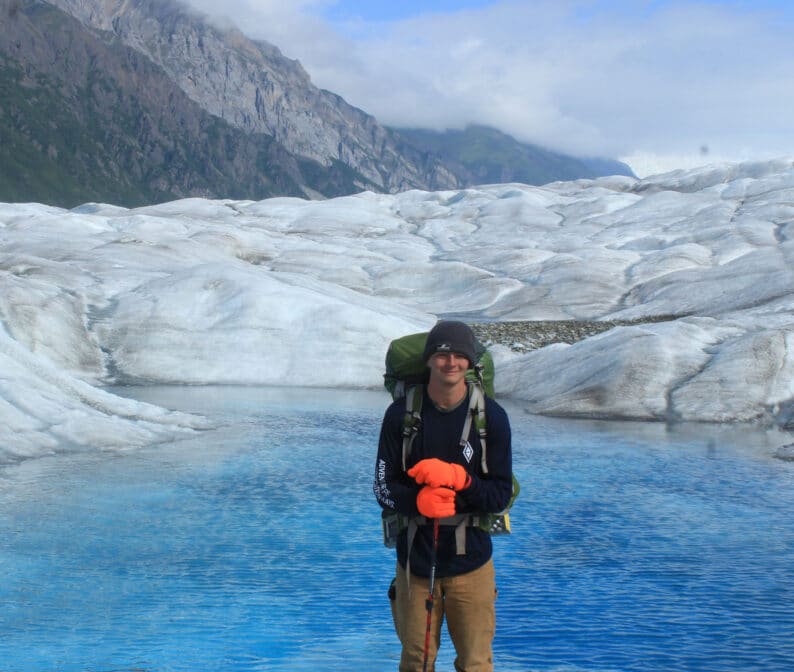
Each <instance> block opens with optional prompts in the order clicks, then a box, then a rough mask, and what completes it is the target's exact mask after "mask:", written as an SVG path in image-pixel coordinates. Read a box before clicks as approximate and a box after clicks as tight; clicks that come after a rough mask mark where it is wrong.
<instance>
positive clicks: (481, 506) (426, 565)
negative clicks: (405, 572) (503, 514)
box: [373, 389, 513, 577]
mask: <svg viewBox="0 0 794 672" xmlns="http://www.w3.org/2000/svg"><path fill="white" fill-rule="evenodd" d="M468 412H469V410H468V399H467V400H466V401H464V402H463V403H462V404H460V405H459V406H457V407H456V408H455V409H453V410H451V411H448V412H447V411H442V410H440V409H438V408H436V406H435V404H433V402H432V400H431V399H430V398H429V397H428V396H427V390H426V389H425V390H424V400H423V402H422V422H421V425H420V428H419V432H418V434H417V436H416V438H415V440H414V442H413V446H412V448H411V453H410V455H409V456H408V459H407V461H406V468H407V469H410V468H411V467H412V466H413V465H414V464H416V463H417V462H419V461H420V460H423V459H425V458H428V457H436V458H438V459H441V460H444V461H446V462H455V463H457V464H460V465H462V466H463V467H464V468H465V469H466V470H467V471H468V473H469V474H471V477H472V482H471V485H470V486H469V487H468V488H467V489H466V490H463V491H461V492H459V493H458V495H457V497H456V501H455V505H456V511H457V513H478V512H488V513H498V512H500V511H502V510H504V508H505V507H506V506H507V504H508V502H509V500H510V495H511V493H512V469H513V464H512V452H511V444H510V422H509V420H508V418H507V413H505V411H504V409H503V408H502V407H501V406H500V405H499V404H498V403H497V402H496V401H494V400H493V399H490V398H488V397H486V400H485V417H486V423H487V425H486V426H487V438H486V442H487V463H488V473H487V474H483V473H482V468H481V455H482V449H481V446H480V439H479V437H478V436H477V431H476V429H475V427H474V423H472V428H471V432H470V433H469V444H470V445H471V447H472V449H473V451H474V452H473V454H472V455H471V459H467V457H466V453H467V451H465V450H464V449H463V447H462V446H461V445H460V439H461V432H462V431H463V424H464V422H465V419H466V414H467V413H468ZM404 416H405V399H398V400H397V401H395V402H394V403H392V404H391V405H390V406H389V408H388V409H386V413H385V415H384V418H383V424H382V426H381V433H380V442H379V445H378V457H377V460H376V465H375V482H374V486H373V490H374V492H375V497H376V499H377V500H378V503H379V504H380V505H381V506H382V507H383V508H384V509H394V510H395V511H398V512H399V513H401V514H403V515H405V516H417V515H419V511H418V510H417V508H416V495H417V493H418V492H419V490H420V489H421V486H419V485H417V484H416V482H415V481H414V480H413V479H412V478H411V477H410V476H408V475H407V474H406V473H405V472H404V471H403V468H402V444H403V437H402V432H403V418H404ZM406 537H407V535H406V531H405V530H403V531H402V533H401V534H400V536H399V538H398V540H397V560H398V561H399V563H400V564H401V565H402V566H403V567H405V564H406V559H407V540H406ZM432 546H433V528H432V525H429V524H428V525H423V526H420V527H419V529H418V531H417V534H416V538H415V539H414V543H413V547H412V549H411V572H412V573H413V574H416V575H418V576H429V575H430V564H431V554H432ZM492 550H493V548H492V546H491V538H490V535H489V534H488V533H487V532H483V531H482V530H480V529H478V528H473V527H469V528H468V529H467V530H466V554H465V555H457V554H456V545H455V528H454V527H448V526H442V527H441V530H440V533H439V547H438V556H437V561H436V562H437V568H436V575H437V576H439V577H441V576H455V575H457V574H463V573H465V572H470V571H472V570H474V569H477V568H478V567H481V566H482V565H484V564H485V563H486V562H487V561H488V560H489V559H490V558H491V553H492Z"/></svg>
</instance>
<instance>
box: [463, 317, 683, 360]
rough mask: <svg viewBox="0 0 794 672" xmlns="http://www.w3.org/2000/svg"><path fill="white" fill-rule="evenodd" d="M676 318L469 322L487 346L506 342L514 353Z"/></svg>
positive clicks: (574, 341) (573, 341)
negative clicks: (618, 328)
mask: <svg viewBox="0 0 794 672" xmlns="http://www.w3.org/2000/svg"><path fill="white" fill-rule="evenodd" d="M671 319H675V318H674V317H672V316H669V315H664V316H659V317H654V318H650V319H646V320H630V321H621V320H604V321H599V322H591V321H584V320H554V321H538V322H528V321H526V322H524V321H522V322H473V321H472V322H469V325H470V326H471V328H472V331H474V333H475V335H476V336H477V338H478V339H479V340H480V341H481V342H482V343H483V345H486V346H487V345H494V344H499V345H505V346H507V347H509V348H510V349H511V350H513V351H514V352H529V351H530V350H537V349H538V348H542V347H544V346H546V345H550V344H551V343H576V341H581V340H582V339H585V338H587V337H588V336H595V335H596V334H600V333H601V332H604V331H609V330H610V329H612V328H613V327H617V326H626V325H636V324H643V323H646V322H663V321H667V320H671Z"/></svg>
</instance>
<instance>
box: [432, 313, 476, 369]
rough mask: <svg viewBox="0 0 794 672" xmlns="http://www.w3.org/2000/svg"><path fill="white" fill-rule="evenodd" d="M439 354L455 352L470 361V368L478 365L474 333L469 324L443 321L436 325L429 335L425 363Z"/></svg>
mask: <svg viewBox="0 0 794 672" xmlns="http://www.w3.org/2000/svg"><path fill="white" fill-rule="evenodd" d="M437 352H454V353H456V354H458V355H463V356H464V357H465V358H466V359H468V360H469V368H471V367H473V366H474V364H475V363H476V360H477V356H476V354H475V347H474V332H473V331H472V330H471V328H470V327H469V325H468V324H465V323H463V322H456V321H455V320H443V321H441V322H439V323H437V324H436V326H435V327H433V328H432V329H431V330H430V333H429V334H428V335H427V342H426V343H425V351H424V354H423V355H422V357H423V359H424V360H425V362H427V360H428V359H430V358H431V357H432V356H433V355H435V354H436V353H437Z"/></svg>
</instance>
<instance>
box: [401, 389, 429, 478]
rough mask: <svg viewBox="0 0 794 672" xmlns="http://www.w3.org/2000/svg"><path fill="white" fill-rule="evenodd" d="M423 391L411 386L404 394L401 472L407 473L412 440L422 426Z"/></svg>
mask: <svg viewBox="0 0 794 672" xmlns="http://www.w3.org/2000/svg"><path fill="white" fill-rule="evenodd" d="M424 396H425V395H424V389H423V387H422V386H421V385H411V386H410V387H409V388H408V389H407V391H406V393H405V415H404V416H403V471H407V463H408V455H409V454H410V453H411V447H412V446H413V443H414V439H415V438H416V435H417V434H418V433H419V426H420V425H421V424H422V399H423V398H424Z"/></svg>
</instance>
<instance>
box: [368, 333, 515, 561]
mask: <svg viewBox="0 0 794 672" xmlns="http://www.w3.org/2000/svg"><path fill="white" fill-rule="evenodd" d="M427 334H428V332H422V333H418V334H410V335H408V336H403V337H401V338H397V339H395V340H393V341H392V342H391V343H390V344H389V349H388V350H387V352H386V373H385V374H384V375H383V384H384V386H385V387H386V389H387V390H388V391H389V392H390V393H391V395H392V398H393V399H395V400H397V399H400V398H401V397H405V416H404V417H403V450H402V466H403V469H404V470H405V468H406V463H407V459H408V455H409V454H410V452H411V446H412V445H413V442H414V439H415V438H416V435H417V433H418V432H419V425H420V422H421V417H422V399H423V398H424V394H423V393H422V392H423V390H422V387H423V386H424V385H426V384H427V382H428V380H429V376H430V370H429V369H428V368H427V365H426V364H425V362H424V360H423V359H422V354H423V353H424V349H425V343H426V341H427ZM474 352H475V355H476V357H477V361H475V362H474V366H473V367H472V368H471V369H469V370H468V371H467V373H466V382H467V384H468V386H469V413H468V414H467V417H466V422H465V424H464V427H463V431H462V433H461V441H462V442H465V441H467V440H468V437H469V432H470V430H471V425H472V423H474V426H475V428H476V430H477V433H478V435H479V438H480V445H481V447H482V462H481V468H482V471H483V473H485V474H487V473H488V463H487V459H486V458H487V431H486V417H485V395H488V396H489V397H491V398H493V397H494V365H493V359H492V357H491V353H490V352H488V350H487V348H486V347H485V346H484V345H483V344H482V343H480V341H479V340H477V339H475V350H474ZM512 476H513V492H512V494H511V496H510V501H509V502H508V504H507V507H506V508H505V510H504V511H502V512H500V513H480V514H476V515H466V516H464V517H465V518H466V519H467V520H466V522H467V523H468V524H469V525H471V526H474V527H479V528H480V529H481V530H484V531H485V532H488V533H489V534H494V535H495V534H509V533H510V531H511V530H510V513H509V512H510V507H511V506H512V505H513V502H514V501H515V499H516V497H518V494H519V492H520V491H521V486H520V485H519V483H518V479H516V477H515V474H513V475H512ZM382 518H383V540H384V544H385V545H386V546H388V547H389V548H393V547H394V546H395V545H396V543H397V535H398V534H399V532H400V531H401V530H402V529H404V528H405V527H408V523H409V521H408V520H407V519H406V517H405V516H403V515H401V514H399V513H397V512H396V511H390V510H384V511H383V514H382Z"/></svg>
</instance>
